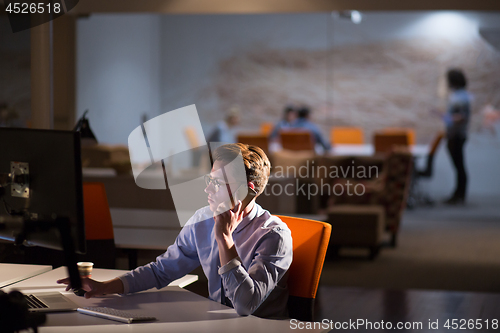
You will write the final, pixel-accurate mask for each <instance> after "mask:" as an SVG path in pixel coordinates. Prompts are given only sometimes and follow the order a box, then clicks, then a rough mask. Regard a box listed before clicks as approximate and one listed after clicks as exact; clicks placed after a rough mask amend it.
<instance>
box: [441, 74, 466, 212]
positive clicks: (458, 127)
mask: <svg viewBox="0 0 500 333" xmlns="http://www.w3.org/2000/svg"><path fill="white" fill-rule="evenodd" d="M446 78H447V82H448V88H449V89H450V94H449V99H448V108H447V111H446V114H445V116H444V118H443V119H444V122H445V126H446V137H447V140H448V144H447V147H448V152H449V154H450V157H451V160H452V162H453V166H454V167H455V171H456V177H457V181H456V188H455V191H454V192H453V194H452V196H451V197H450V198H449V199H447V200H446V201H444V203H446V204H450V205H454V204H463V203H464V202H465V196H466V189H467V172H466V170H465V165H464V145H465V141H466V140H467V128H468V125H469V118H470V112H471V100H472V98H471V95H470V94H469V93H468V92H467V90H466V88H467V79H466V78H465V75H464V73H463V72H462V70H460V69H450V70H448V72H447V73H446Z"/></svg>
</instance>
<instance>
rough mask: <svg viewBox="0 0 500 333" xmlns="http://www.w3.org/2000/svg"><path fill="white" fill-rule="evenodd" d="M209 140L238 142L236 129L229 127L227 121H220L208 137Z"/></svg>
mask: <svg viewBox="0 0 500 333" xmlns="http://www.w3.org/2000/svg"><path fill="white" fill-rule="evenodd" d="M207 142H223V143H236V130H235V129H234V128H229V126H228V125H227V123H226V122H225V121H219V122H218V123H217V125H215V127H214V129H213V131H212V133H211V134H210V136H209V137H208V138H207Z"/></svg>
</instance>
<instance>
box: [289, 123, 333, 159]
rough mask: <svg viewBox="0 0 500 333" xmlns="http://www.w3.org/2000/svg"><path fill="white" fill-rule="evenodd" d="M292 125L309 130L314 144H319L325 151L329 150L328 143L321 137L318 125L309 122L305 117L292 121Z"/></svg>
mask: <svg viewBox="0 0 500 333" xmlns="http://www.w3.org/2000/svg"><path fill="white" fill-rule="evenodd" d="M293 127H294V128H302V129H305V130H307V131H309V132H310V133H311V134H312V136H313V138H314V142H315V143H316V144H320V145H321V146H322V147H323V149H324V150H325V151H328V150H330V143H329V142H328V141H326V140H325V139H324V138H323V135H322V134H321V131H320V130H319V127H318V126H317V125H316V124H314V123H312V122H310V121H309V120H307V119H304V118H299V119H297V121H296V122H295V123H294V126H293Z"/></svg>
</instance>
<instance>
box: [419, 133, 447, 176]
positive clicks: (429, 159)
mask: <svg viewBox="0 0 500 333" xmlns="http://www.w3.org/2000/svg"><path fill="white" fill-rule="evenodd" d="M443 138H444V132H439V133H438V134H437V135H436V137H435V138H434V141H432V143H431V147H430V148H431V149H430V150H429V155H427V164H426V166H425V170H423V171H419V172H417V175H418V176H420V177H427V178H430V177H432V170H433V165H434V155H436V151H437V149H438V147H439V144H440V143H441V140H442V139H443Z"/></svg>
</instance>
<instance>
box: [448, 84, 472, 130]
mask: <svg viewBox="0 0 500 333" xmlns="http://www.w3.org/2000/svg"><path fill="white" fill-rule="evenodd" d="M471 101H472V97H471V95H470V94H469V93H468V92H467V90H465V89H458V90H454V91H452V93H451V94H450V97H449V100H448V110H447V112H446V115H445V117H444V122H445V125H446V135H447V137H448V139H451V138H456V137H461V138H466V137H467V127H468V126H469V118H470V109H471ZM454 115H460V116H462V120H461V121H454V120H453V116H454Z"/></svg>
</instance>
